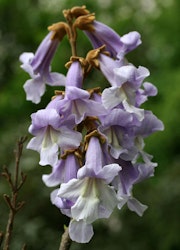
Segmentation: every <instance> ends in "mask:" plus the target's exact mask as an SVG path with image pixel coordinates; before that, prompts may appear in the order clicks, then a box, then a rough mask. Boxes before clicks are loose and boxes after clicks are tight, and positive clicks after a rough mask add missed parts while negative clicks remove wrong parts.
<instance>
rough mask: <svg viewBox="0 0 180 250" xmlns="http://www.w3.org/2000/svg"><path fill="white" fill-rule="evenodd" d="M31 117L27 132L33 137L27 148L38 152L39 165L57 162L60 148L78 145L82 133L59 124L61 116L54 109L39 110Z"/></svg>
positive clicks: (70, 147)
mask: <svg viewBox="0 0 180 250" xmlns="http://www.w3.org/2000/svg"><path fill="white" fill-rule="evenodd" d="M31 118H32V124H31V126H30V127H29V132H30V133H31V134H33V135H34V136H35V137H33V138H32V139H31V140H30V142H29V143H28V145H27V148H29V149H33V150H36V151H38V152H39V153H40V162H39V163H40V165H43V166H44V165H47V164H50V165H54V164H57V162H58V155H59V149H60V148H61V149H62V150H66V149H73V148H77V147H78V146H79V145H80V142H81V138H82V135H81V134H80V133H79V132H77V131H74V130H73V129H72V128H69V127H68V126H67V125H66V126H65V125H63V126H61V117H60V116H59V114H58V113H57V111H56V110H55V109H50V108H48V109H44V110H39V111H37V112H36V113H34V114H32V115H31Z"/></svg>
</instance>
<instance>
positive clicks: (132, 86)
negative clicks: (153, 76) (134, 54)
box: [102, 65, 149, 121]
mask: <svg viewBox="0 0 180 250" xmlns="http://www.w3.org/2000/svg"><path fill="white" fill-rule="evenodd" d="M113 71H114V77H113V78H112V85H113V86H112V87H110V88H106V89H105V90H104V91H103V93H102V103H103V105H104V106H105V108H107V109H112V108H114V107H116V106H117V105H119V104H121V105H123V108H124V109H125V110H126V111H127V112H129V113H133V114H135V115H136V116H137V118H138V120H140V121H142V120H143V118H144V110H143V109H140V108H138V107H137V103H136V101H137V92H138V90H139V88H140V87H141V85H142V82H143V80H144V78H145V77H147V76H148V75H149V71H148V70H147V69H146V68H145V67H142V66H140V67H138V68H136V67H135V66H133V65H126V66H122V67H120V68H114V70H113ZM114 83H115V84H116V85H115V84H114ZM139 94H140V92H138V95H139ZM143 95H144V92H143Z"/></svg>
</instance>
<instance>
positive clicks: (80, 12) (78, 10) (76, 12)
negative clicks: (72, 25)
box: [70, 5, 89, 18]
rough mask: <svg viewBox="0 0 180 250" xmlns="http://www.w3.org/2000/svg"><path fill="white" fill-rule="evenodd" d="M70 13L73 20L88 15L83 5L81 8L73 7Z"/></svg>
mask: <svg viewBox="0 0 180 250" xmlns="http://www.w3.org/2000/svg"><path fill="white" fill-rule="evenodd" d="M70 12H71V14H72V16H73V17H74V18H77V17H79V16H84V15H88V14H89V11H88V10H87V9H86V6H85V5H83V6H82V7H79V6H75V7H73V8H72V9H71V10H70Z"/></svg>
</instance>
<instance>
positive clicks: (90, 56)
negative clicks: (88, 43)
mask: <svg viewBox="0 0 180 250" xmlns="http://www.w3.org/2000/svg"><path fill="white" fill-rule="evenodd" d="M100 53H102V54H105V55H109V53H108V52H107V51H105V45H103V46H101V47H99V48H97V49H93V50H90V51H89V52H88V53H87V56H86V60H87V61H88V63H89V64H90V65H92V66H93V67H95V68H99V60H98V57H99V54H100Z"/></svg>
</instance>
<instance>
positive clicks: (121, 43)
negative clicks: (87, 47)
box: [85, 21, 141, 59]
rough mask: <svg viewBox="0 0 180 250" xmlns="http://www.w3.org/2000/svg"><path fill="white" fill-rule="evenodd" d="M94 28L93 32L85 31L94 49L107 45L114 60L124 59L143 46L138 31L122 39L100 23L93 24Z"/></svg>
mask: <svg viewBox="0 0 180 250" xmlns="http://www.w3.org/2000/svg"><path fill="white" fill-rule="evenodd" d="M93 28H94V29H93V30H92V31H91V32H90V31H85V34H86V35H87V37H88V38H89V40H90V41H91V43H92V45H93V47H94V48H95V49H96V48H99V47H101V46H102V45H105V46H106V50H107V51H108V52H109V53H110V55H111V56H112V57H114V58H117V59H122V57H123V56H124V55H125V54H127V53H128V52H130V51H131V50H133V49H135V48H136V47H137V46H139V45H140V44H141V38H140V34H139V33H138V32H137V31H133V32H130V33H128V34H126V35H124V36H122V37H120V36H119V35H118V34H117V33H116V32H115V31H114V30H113V29H111V28H110V27H109V26H107V25H105V24H103V23H101V22H98V21H94V22H93Z"/></svg>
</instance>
